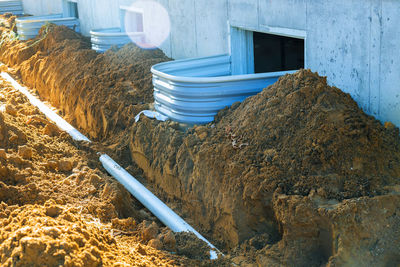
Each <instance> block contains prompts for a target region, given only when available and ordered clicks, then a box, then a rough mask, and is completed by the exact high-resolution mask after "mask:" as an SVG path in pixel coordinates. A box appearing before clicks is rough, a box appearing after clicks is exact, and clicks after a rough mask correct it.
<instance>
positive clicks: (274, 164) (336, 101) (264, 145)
mask: <svg viewBox="0 0 400 267" xmlns="http://www.w3.org/2000/svg"><path fill="white" fill-rule="evenodd" d="M387 125H389V124H387ZM216 128H217V131H215V133H216V134H215V135H211V138H210V139H211V142H213V143H221V144H224V143H225V144H224V145H226V143H227V141H228V142H231V143H232V147H233V149H232V150H231V151H230V156H229V158H231V160H232V161H234V162H237V163H238V164H236V168H237V167H238V166H237V165H241V162H246V163H250V164H246V165H247V166H248V165H250V166H254V167H253V168H251V170H249V171H248V173H249V175H247V174H246V172H244V173H243V176H242V177H240V178H239V179H240V180H241V181H243V183H244V186H245V191H246V190H248V191H249V192H251V194H253V197H258V196H257V194H261V195H260V197H263V196H262V192H272V191H274V190H275V189H276V188H280V189H281V192H283V193H286V194H298V195H299V194H300V195H308V194H309V193H310V191H311V190H316V191H318V192H319V194H323V195H324V197H326V198H335V199H338V200H342V199H346V198H354V197H359V196H372V195H376V194H382V193H383V192H384V190H383V188H384V186H386V185H392V184H394V183H397V182H399V180H398V178H399V177H400V164H399V160H400V138H399V130H398V128H395V127H387V128H385V127H384V126H382V124H381V123H380V122H379V121H377V120H376V119H375V118H373V117H371V116H368V115H366V114H365V113H364V112H363V111H362V110H361V109H360V108H359V107H358V106H357V103H356V102H355V101H354V100H353V99H352V98H351V97H350V95H348V94H345V93H343V92H342V91H341V90H339V89H337V88H335V87H330V86H328V85H327V83H326V78H324V77H320V76H318V74H316V73H312V72H310V71H308V70H303V71H300V72H298V73H296V74H294V75H287V76H285V77H282V78H281V79H280V80H279V81H278V82H277V83H275V84H274V85H272V86H270V87H269V88H267V89H265V90H264V91H263V92H261V93H260V94H258V95H256V96H254V97H252V98H249V99H247V100H246V101H245V102H244V103H242V104H241V105H235V106H234V107H233V108H232V109H230V110H226V111H223V112H221V113H220V114H219V118H218V120H217V122H216ZM222 129H225V132H224V131H221V130H222ZM227 139H228V140H227ZM245 168H246V167H245V166H243V167H242V170H243V171H245ZM232 178H233V177H231V179H230V180H231V181H232ZM234 184H235V183H234ZM237 184H242V183H241V182H239V183H237Z"/></svg>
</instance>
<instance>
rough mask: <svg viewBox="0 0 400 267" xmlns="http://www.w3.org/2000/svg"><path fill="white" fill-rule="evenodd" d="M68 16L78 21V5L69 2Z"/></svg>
mask: <svg viewBox="0 0 400 267" xmlns="http://www.w3.org/2000/svg"><path fill="white" fill-rule="evenodd" d="M68 5H69V7H68V8H69V14H70V16H71V17H75V18H78V19H79V12H78V3H75V2H69V3H68Z"/></svg>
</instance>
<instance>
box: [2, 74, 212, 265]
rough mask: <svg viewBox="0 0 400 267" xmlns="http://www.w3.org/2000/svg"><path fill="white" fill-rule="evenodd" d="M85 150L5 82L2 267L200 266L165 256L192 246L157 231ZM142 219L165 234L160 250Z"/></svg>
mask: <svg viewBox="0 0 400 267" xmlns="http://www.w3.org/2000/svg"><path fill="white" fill-rule="evenodd" d="M82 145H83V144H82ZM82 145H79V144H77V143H76V142H74V141H73V140H72V139H71V138H70V137H69V136H68V135H67V134H66V133H64V132H61V131H60V130H58V128H57V127H56V126H55V125H54V124H52V123H51V122H49V121H48V120H47V119H46V118H45V117H44V116H43V115H41V114H40V113H39V111H38V110H37V109H36V108H34V107H32V106H31V105H30V104H29V103H28V101H27V99H26V98H25V97H24V96H22V95H21V94H20V93H19V92H17V91H16V90H15V89H13V88H11V87H10V86H9V85H8V84H7V83H5V82H4V81H3V80H0V201H1V202H0V265H1V266H44V265H46V266H60V265H63V266H170V265H200V262H199V261H198V260H196V258H193V259H194V260H189V259H187V258H186V257H178V256H174V255H172V254H170V253H168V251H171V252H176V251H181V250H182V249H184V248H186V247H187V246H188V244H189V242H186V243H184V244H182V243H172V241H171V240H175V238H176V237H175V234H173V233H172V232H171V231H169V230H167V229H164V228H159V227H158V226H157V223H156V222H155V218H154V217H153V216H151V215H150V214H149V212H148V211H146V210H145V209H143V207H141V205H140V204H139V203H137V202H136V201H134V200H133V199H132V198H131V196H130V195H129V193H128V192H127V191H126V190H125V189H123V188H122V186H120V185H119V184H118V183H117V182H116V181H114V180H112V179H111V178H110V177H109V176H108V175H106V174H104V173H103V172H102V171H100V170H99V168H100V165H99V161H98V158H97V156H96V154H95V153H92V152H91V151H87V152H85V151H83V150H82V149H78V148H77V146H78V147H82ZM144 219H147V220H150V221H151V222H152V224H153V225H156V227H157V229H160V230H159V231H163V235H158V234H157V235H156V236H155V237H154V238H158V239H159V243H160V246H159V247H154V246H152V244H151V242H149V240H147V239H145V238H144V237H143V236H144V233H146V231H147V230H146V228H140V227H138V225H137V224H138V222H141V221H142V220H144ZM164 236H165V237H164ZM198 242H199V241H196V242H192V244H193V245H194V244H197V243H198ZM164 247H165V249H164ZM166 248H169V249H168V250H167V249H166ZM162 249H164V252H163V251H161V250H162ZM179 255H184V256H188V257H191V255H192V254H191V253H189V252H188V251H184V252H183V253H179ZM205 257H206V255H205ZM206 264H207V261H206V262H205V263H204V265H206Z"/></svg>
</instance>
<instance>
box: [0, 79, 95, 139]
mask: <svg viewBox="0 0 400 267" xmlns="http://www.w3.org/2000/svg"><path fill="white" fill-rule="evenodd" d="M1 77H3V78H4V79H5V80H6V81H8V82H9V83H11V85H12V86H13V87H14V88H15V89H17V90H18V91H20V92H21V93H23V94H24V95H25V96H26V97H27V98H28V99H29V101H30V102H31V104H32V105H34V106H36V107H37V108H38V109H39V110H40V111H41V112H43V113H44V115H46V117H47V118H49V119H50V120H51V121H53V122H54V123H55V124H57V126H58V127H59V128H60V129H61V130H63V131H66V132H67V133H68V134H69V135H70V136H71V137H72V138H73V139H74V140H76V141H87V142H90V140H89V139H88V138H87V137H86V136H84V135H83V134H81V133H80V132H79V131H78V130H77V129H75V128H74V127H72V125H71V124H69V123H68V122H67V121H65V120H64V119H63V118H61V117H60V116H58V115H57V113H55V112H54V111H53V110H51V109H50V108H49V107H48V106H46V104H44V103H43V102H42V101H40V100H39V99H37V98H36V97H35V96H33V95H32V94H31V93H29V91H28V90H27V89H26V88H25V87H23V86H21V85H20V84H19V83H18V82H17V81H16V80H14V79H13V78H12V77H11V76H10V75H9V74H8V73H6V72H2V73H1Z"/></svg>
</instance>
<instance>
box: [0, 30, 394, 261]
mask: <svg viewBox="0 0 400 267" xmlns="http://www.w3.org/2000/svg"><path fill="white" fill-rule="evenodd" d="M47 31H48V32H47V33H46V30H45V29H44V30H43V34H44V35H43V36H42V37H40V38H41V39H36V40H34V41H30V42H19V41H16V40H12V35H11V37H10V36H9V35H8V34H7V32H4V33H3V35H2V36H3V45H2V46H1V47H0V59H1V60H3V61H5V62H6V63H7V64H9V65H11V66H13V67H16V69H17V70H18V73H17V74H19V75H20V77H21V79H22V81H24V82H25V83H26V84H27V85H29V86H31V87H34V88H36V89H37V90H38V92H39V94H40V96H41V97H43V98H44V99H47V100H49V101H50V102H52V103H53V104H54V105H56V106H58V107H59V108H60V109H62V110H63V112H64V114H65V115H66V117H67V118H69V120H70V121H72V122H73V123H74V124H75V125H77V126H78V127H80V128H81V129H82V130H83V132H85V133H88V134H89V135H90V136H91V137H93V138H96V139H98V140H100V141H103V144H104V145H107V146H108V148H110V149H113V150H114V151H116V152H115V154H116V155H117V156H119V157H120V159H122V160H123V161H125V163H126V164H129V161H130V160H131V159H132V161H131V162H130V163H131V164H132V166H131V171H135V172H136V171H138V168H137V166H139V167H140V168H141V169H142V170H143V173H144V176H145V177H146V178H147V181H148V182H149V184H150V185H152V187H153V189H154V190H156V191H157V192H158V194H159V196H161V197H162V198H163V199H164V200H167V201H168V202H169V203H170V204H171V205H172V206H174V207H175V208H178V212H180V213H181V214H183V215H184V217H186V218H188V221H189V222H190V223H191V224H193V225H194V226H195V228H198V229H201V231H202V233H204V234H205V235H206V236H207V237H209V238H211V239H212V241H213V242H215V243H217V244H218V245H219V246H220V247H223V246H224V247H226V248H229V251H228V252H229V253H228V254H229V255H227V258H228V259H231V260H232V261H233V262H235V263H236V264H237V265H241V266H248V265H250V266H251V265H258V266H281V265H286V266H321V265H327V266H396V265H399V264H400V253H399V251H398V249H397V248H398V247H400V234H399V231H400V229H399V228H400V217H399V215H398V214H399V212H400V204H398V203H399V197H400V185H399V184H400V183H399V182H400V181H399V177H400V164H399V157H400V138H399V130H398V129H397V128H396V127H395V126H394V125H393V124H391V123H385V124H384V125H382V124H381V123H380V122H378V121H377V120H375V119H374V118H373V117H370V116H367V115H366V114H364V113H363V111H362V110H361V109H359V107H358V106H357V104H356V103H355V102H354V101H353V100H352V99H351V97H350V96H349V95H348V94H345V93H343V92H342V91H341V90H339V89H337V88H334V87H330V86H328V85H327V83H326V79H325V78H323V77H320V76H319V75H318V74H316V73H312V72H310V71H308V70H302V71H299V72H297V73H296V74H293V75H286V76H284V77H282V78H281V79H280V80H279V81H278V82H277V83H276V84H274V85H272V86H270V87H268V88H266V89H264V90H263V92H261V93H260V94H258V95H256V96H253V97H251V98H249V99H247V100H246V101H244V102H243V103H241V104H240V103H235V104H234V105H233V106H232V107H231V108H227V109H225V110H223V111H221V112H220V113H219V114H218V116H217V118H216V121H215V122H214V123H212V124H208V125H204V126H195V127H189V128H187V127H183V126H182V125H179V124H178V123H174V122H165V123H160V122H156V121H154V120H150V119H146V118H142V119H141V121H140V122H139V123H136V124H134V123H133V122H132V118H133V116H134V115H136V113H137V112H138V111H139V110H141V109H143V108H148V106H149V104H150V103H151V102H152V97H151V94H152V88H151V74H150V72H149V69H150V66H151V65H152V64H154V63H156V62H161V61H164V60H167V58H166V57H165V56H163V55H162V54H161V53H160V51H153V52H150V51H142V50H140V49H138V48H136V47H134V46H126V47H124V48H123V49H121V50H119V51H110V52H107V53H105V54H104V55H98V54H96V53H94V52H93V51H90V50H89V49H88V48H89V43H88V42H87V40H85V38H82V37H80V36H79V35H77V34H75V33H73V32H72V31H69V30H68V29H66V28H63V27H50V28H49V29H47ZM124 53H126V54H127V55H131V57H127V56H124V55H125V54H124ZM111 59H115V61H113V60H111ZM110 62H114V63H110ZM115 62H121V63H115ZM136 62H137V63H136ZM146 64H147V65H146ZM96 66H99V67H96ZM125 70H129V72H126V71H125ZM132 71H133V72H132ZM132 73H134V74H132ZM131 74H132V76H128V75H131ZM119 75H120V76H119ZM114 77H119V78H118V79H119V80H118V79H114ZM126 77H128V78H126ZM124 86H126V87H124ZM132 90H133V91H132ZM110 92H112V93H110ZM131 94H133V96H131ZM97 95H100V96H101V97H97ZM106 137H108V141H105V138H106ZM139 176H142V175H141V174H139ZM143 227H144V228H143ZM140 228H143V229H147V230H146V231H142V233H143V232H146V234H144V235H143V234H142V236H141V238H142V239H144V240H148V243H149V244H150V245H152V246H153V247H159V246H160V242H161V243H162V242H164V245H163V247H164V249H167V248H168V246H169V245H165V241H164V240H167V242H166V244H170V243H174V242H173V241H171V240H173V239H171V238H170V237H169V236H166V235H165V234H164V233H163V232H162V231H160V230H159V229H156V227H155V226H154V225H153V223H146V222H144V223H142V224H141V226H140ZM156 236H157V237H156ZM154 237H156V238H154ZM174 240H175V243H176V242H177V238H176V237H175V239H174ZM167 250H168V249H167ZM221 264H222V263H221Z"/></svg>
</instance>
